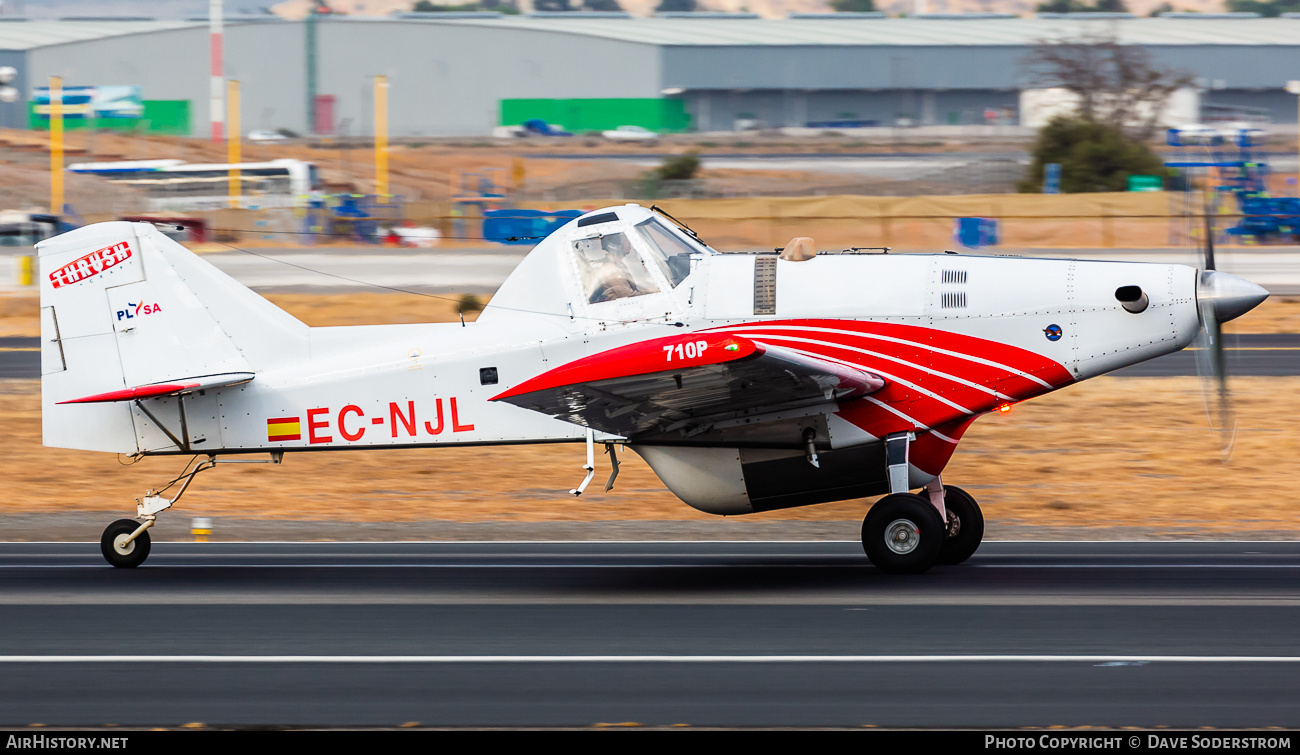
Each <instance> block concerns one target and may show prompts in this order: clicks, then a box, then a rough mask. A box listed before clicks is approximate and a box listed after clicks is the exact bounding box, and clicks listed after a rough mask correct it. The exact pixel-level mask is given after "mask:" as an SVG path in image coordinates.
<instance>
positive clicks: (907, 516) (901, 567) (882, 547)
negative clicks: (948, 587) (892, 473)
mask: <svg viewBox="0 0 1300 755" xmlns="http://www.w3.org/2000/svg"><path fill="white" fill-rule="evenodd" d="M946 538H947V528H946V527H945V526H944V522H943V519H942V518H940V516H939V511H938V510H937V509H935V507H934V505H933V504H931V503H930V501H928V500H927V499H925V498H922V497H921V496H919V495H915V494H913V493H893V494H891V495H887V496H885V497H884V498H881V499H880V500H879V501H876V505H874V506H872V507H871V511H868V512H867V518H866V519H865V520H863V522H862V548H863V550H865V551H866V552H867V558H869V559H871V563H873V564H875V566H876V568H877V569H879V570H881V571H883V572H885V573H886V574H920V573H921V572H924V571H925V570H927V569H929V568H930V567H931V566H933V565H934V564H935V563H936V561H937V560H938V558H939V554H940V552H941V551H942V549H943V544H944V542H945V540H946Z"/></svg>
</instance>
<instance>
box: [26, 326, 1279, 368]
mask: <svg viewBox="0 0 1300 755" xmlns="http://www.w3.org/2000/svg"><path fill="white" fill-rule="evenodd" d="M1226 344H1227V346H1226V348H1227V350H1228V374H1230V375H1239V376H1242V377H1250V376H1283V375H1297V374H1300V334H1295V333H1282V334H1241V335H1237V334H1230V335H1229V336H1228V338H1227V341H1226ZM40 372H41V354H40V339H38V338H0V379H4V378H11V379H12V378H18V379H36V378H39V377H40ZM1114 374H1115V375H1117V376H1119V377H1171V376H1177V375H1197V374H1199V373H1198V372H1197V366H1196V353H1195V351H1194V350H1191V349H1186V350H1183V351H1180V352H1177V353H1174V354H1169V355H1168V356H1164V357H1160V358H1159V359H1153V360H1151V361H1150V362H1144V363H1143V364H1138V365H1134V366H1132V367H1126V368H1124V369H1122V370H1119V371H1117V372H1115V373H1114Z"/></svg>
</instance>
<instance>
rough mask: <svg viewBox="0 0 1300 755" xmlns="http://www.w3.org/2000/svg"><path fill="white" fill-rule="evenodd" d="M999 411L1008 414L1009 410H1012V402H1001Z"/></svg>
mask: <svg viewBox="0 0 1300 755" xmlns="http://www.w3.org/2000/svg"><path fill="white" fill-rule="evenodd" d="M998 411H999V412H1002V413H1003V414H1006V413H1007V412H1009V411H1011V404H999V405H998Z"/></svg>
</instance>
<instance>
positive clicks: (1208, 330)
mask: <svg viewBox="0 0 1300 755" xmlns="http://www.w3.org/2000/svg"><path fill="white" fill-rule="evenodd" d="M1211 197H1212V193H1209V192H1207V195H1206V200H1205V213H1204V219H1205V229H1204V230H1205V243H1204V246H1203V249H1202V251H1203V260H1202V262H1203V268H1202V270H1201V272H1200V275H1199V278H1198V279H1197V285H1196V305H1197V310H1198V312H1199V314H1200V317H1201V333H1200V335H1198V336H1197V341H1198V343H1197V347H1198V348H1197V351H1196V355H1197V371H1198V372H1200V374H1201V377H1202V379H1204V380H1212V381H1213V384H1214V389H1213V391H1211V390H1210V389H1209V388H1207V389H1206V390H1205V400H1206V404H1205V408H1206V413H1207V414H1208V415H1209V417H1210V425H1211V426H1212V427H1216V428H1217V429H1218V431H1219V434H1220V443H1221V446H1222V449H1223V460H1224V462H1225V463H1226V462H1227V460H1228V459H1229V458H1230V457H1231V455H1232V445H1233V441H1234V440H1235V439H1236V434H1237V418H1236V415H1235V414H1234V412H1233V410H1232V400H1231V395H1230V394H1229V392H1228V365H1227V358H1226V357H1225V355H1224V350H1223V323H1225V322H1228V321H1229V320H1232V319H1235V318H1237V317H1240V316H1242V315H1244V314H1246V313H1247V312H1249V311H1250V310H1252V309H1254V308H1255V307H1257V306H1259V303H1260V302H1262V301H1264V300H1265V299H1267V298H1268V291H1266V290H1265V289H1264V288H1263V287H1261V286H1257V285H1255V284H1254V283H1251V282H1250V281H1248V280H1246V279H1245V278H1239V277H1237V276H1235V275H1229V274H1228V273H1221V272H1219V271H1218V270H1217V269H1216V265H1215V261H1214V203H1213V200H1212V199H1211ZM1211 393H1214V394H1215V398H1214V400H1213V402H1211V400H1210V394H1211ZM1211 403H1213V409H1211Z"/></svg>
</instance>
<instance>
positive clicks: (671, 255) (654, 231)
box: [636, 218, 704, 288]
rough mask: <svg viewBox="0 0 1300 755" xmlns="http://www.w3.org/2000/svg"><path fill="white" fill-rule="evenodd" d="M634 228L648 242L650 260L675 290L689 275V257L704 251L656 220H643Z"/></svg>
mask: <svg viewBox="0 0 1300 755" xmlns="http://www.w3.org/2000/svg"><path fill="white" fill-rule="evenodd" d="M636 228H637V230H639V231H641V235H642V237H643V238H645V240H646V241H647V242H649V246H650V257H651V259H653V260H654V261H655V264H656V265H658V266H659V269H660V270H661V271H662V272H663V274H664V277H665V278H667V279H668V280H669V282H670V283H672V285H673V288H676V287H677V284H678V283H681V282H682V281H683V280H685V279H686V276H688V275H690V274H691V255H692V254H702V253H703V252H704V250H703V249H700V248H697V247H695V246H693V245H692V244H690V242H688V241H686V240H684V239H683V238H682V237H681V236H678V235H677V234H676V233H673V232H672V231H671V230H669V229H668V227H667V226H665V225H664V223H663V221H661V220H659V219H658V218H649V219H647V220H643V221H641V222H640V223H637V225H636Z"/></svg>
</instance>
